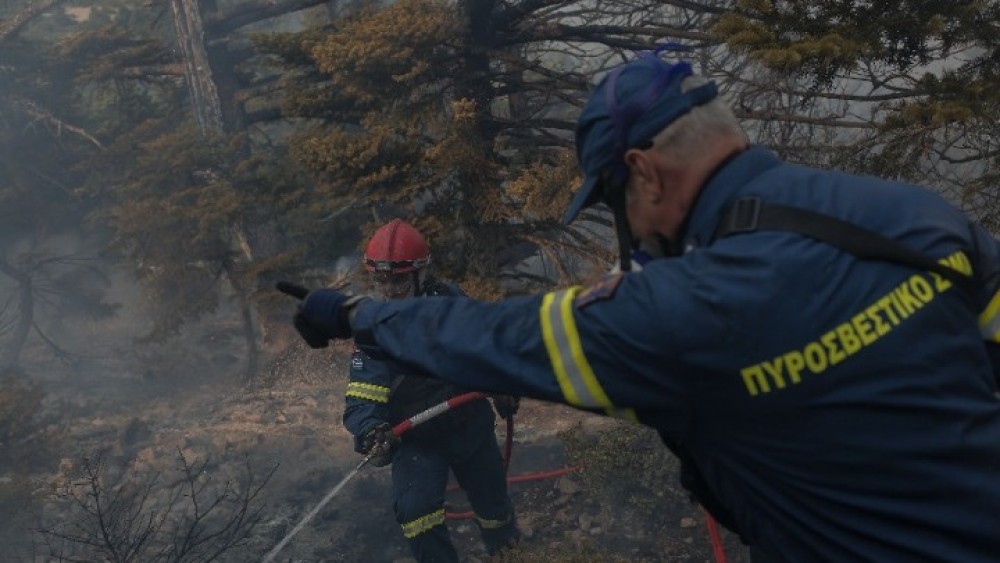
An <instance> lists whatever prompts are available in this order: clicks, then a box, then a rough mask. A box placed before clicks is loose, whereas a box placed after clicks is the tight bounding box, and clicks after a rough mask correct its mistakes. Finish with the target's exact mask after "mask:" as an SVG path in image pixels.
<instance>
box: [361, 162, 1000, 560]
mask: <svg viewBox="0 0 1000 563" xmlns="http://www.w3.org/2000/svg"><path fill="white" fill-rule="evenodd" d="M745 196H759V197H760V198H761V199H762V200H763V201H764V202H770V203H780V204H785V205H790V206H798V207H802V208H806V209H810V210H814V211H818V212H821V213H825V214H829V215H832V216H835V217H838V218H840V219H843V220H846V221H850V222H852V223H855V224H858V225H861V226H864V227H867V228H869V229H872V230H874V231H877V232H879V233H881V234H883V235H885V236H887V237H890V238H892V239H895V240H897V241H900V242H902V243H904V244H906V245H907V246H909V247H911V248H913V249H914V250H917V251H919V252H922V253H925V254H926V255H928V256H931V257H933V258H934V259H937V260H941V261H943V263H945V264H947V265H949V266H951V267H952V268H954V269H956V270H958V271H960V272H962V273H965V274H971V275H974V276H975V279H976V284H977V287H979V288H981V289H980V290H978V291H977V292H976V295H973V296H969V297H968V298H966V297H963V295H962V294H961V293H960V291H959V288H958V287H953V286H952V284H951V282H949V281H948V280H946V279H943V278H941V277H940V276H938V275H936V274H931V273H929V272H922V271H918V270H916V269H913V268H909V267H906V266H902V265H898V264H894V263H889V262H881V261H871V260H860V259H858V258H856V257H855V256H853V255H851V254H849V253H846V252H844V251H842V250H840V249H839V248H836V247H834V246H831V245H830V244H827V243H824V242H820V241H817V240H814V239H810V238H807V237H804V236H801V235H798V234H795V233H789V232H778V231H758V232H753V233H748V234H741V235H735V236H731V237H726V238H723V239H721V240H718V241H713V240H712V235H713V233H714V232H715V229H716V227H717V223H718V222H719V217H720V216H721V215H722V214H723V212H724V211H725V210H726V209H727V208H728V206H730V205H731V204H732V203H733V202H734V201H735V200H736V199H737V198H741V197H745ZM683 247H684V254H683V255H682V256H679V257H676V258H665V259H659V260H654V261H653V262H651V263H649V264H647V265H646V267H645V269H644V270H643V271H641V272H637V273H631V274H624V275H622V274H619V275H615V276H611V277H609V278H607V279H605V280H604V281H603V282H601V283H599V284H597V285H595V286H593V287H591V288H586V289H584V288H580V287H572V288H567V289H563V290H559V291H555V292H552V293H549V294H546V295H543V296H537V297H524V298H515V299H509V300H506V301H503V302H500V303H496V304H488V303H482V302H477V301H474V300H471V299H467V298H434V299H421V300H407V301H401V302H389V303H380V302H368V303H364V304H362V305H360V306H359V308H358V310H357V311H356V313H355V316H354V318H353V321H352V326H353V328H354V331H355V339H356V342H357V343H358V344H359V345H360V346H361V347H362V348H363V349H365V350H367V351H368V352H370V353H372V354H376V355H384V356H387V357H391V358H393V359H395V360H397V361H400V362H403V363H405V364H406V365H408V366H409V368H410V369H412V370H413V371H414V372H416V373H421V374H424V375H429V376H432V377H438V378H441V379H446V380H448V381H452V382H455V383H460V384H461V385H463V386H467V387H470V388H474V389H479V390H483V391H488V392H497V393H510V394H518V395H523V396H529V397H535V398H538V399H543V400H547V401H555V402H562V403H567V404H569V405H573V406H577V407H579V408H584V409H588V410H595V411H598V412H604V413H607V414H609V415H613V416H620V417H624V418H630V419H634V420H638V421H640V422H642V423H644V424H647V425H649V426H652V427H653V428H655V429H657V430H658V431H659V432H660V433H661V435H662V436H663V437H664V439H665V441H667V443H669V444H673V445H680V446H682V447H683V448H684V449H685V451H686V452H687V453H688V454H689V456H690V458H691V459H690V461H692V462H693V463H694V464H695V465H696V466H697V468H698V470H699V471H700V473H701V474H702V476H703V477H704V480H705V483H706V484H707V486H708V487H709V489H710V490H711V491H712V493H713V494H714V496H715V497H716V498H717V499H718V501H719V502H721V503H722V505H724V506H725V508H726V509H728V511H729V512H730V513H731V515H732V517H733V519H734V520H735V524H736V526H737V527H738V528H739V530H740V532H741V533H742V534H743V536H744V537H745V538H747V539H748V540H749V541H750V542H751V543H752V544H754V545H756V546H758V547H759V548H761V549H762V550H763V551H764V552H765V553H768V554H770V555H772V556H773V557H775V558H776V559H778V560H782V559H783V560H787V561H817V560H828V561H855V560H871V561H894V562H895V561H908V560H912V561H927V560H946V561H963V562H967V561H988V560H991V561H997V560H998V559H1000V399H998V395H997V375H996V365H995V364H994V363H993V362H992V361H991V359H990V355H989V351H988V346H989V344H987V343H988V342H996V341H997V340H998V334H1000V322H998V311H1000V297H998V296H997V295H996V289H997V288H996V285H997V281H996V275H997V272H998V271H1000V267H998V264H1000V249H998V247H997V243H996V241H995V240H994V239H993V237H991V236H990V235H989V234H988V233H986V232H985V231H983V230H982V229H981V228H980V227H978V226H976V225H974V224H973V223H972V222H971V221H970V220H969V219H968V218H967V217H966V216H964V215H963V214H962V213H961V212H960V211H958V210H957V209H955V208H954V207H952V206H951V205H949V204H948V203H946V202H945V201H944V200H942V199H941V198H940V197H939V196H937V195H935V194H934V193H932V192H930V191H928V190H925V189H923V188H920V187H917V186H912V185H907V184H903V183H898V182H889V181H883V180H878V179H874V178H869V177H858V176H852V175H847V174H843V173H838V172H831V171H823V170H817V169H812V168H806V167H799V166H793V165H788V164H785V163H782V162H781V161H780V160H778V159H777V158H776V157H774V156H773V155H772V154H771V153H769V152H767V151H765V150H763V149H760V148H751V149H749V150H747V151H745V152H743V153H741V154H740V155H738V156H737V157H735V158H733V159H731V160H730V161H728V162H727V163H726V164H725V165H724V167H722V168H721V169H720V170H718V171H717V172H716V174H715V175H714V176H713V177H712V178H711V179H710V181H709V182H708V183H707V184H706V185H705V186H704V187H703V189H702V192H701V195H700V196H699V199H698V201H697V202H696V203H695V206H694V207H693V209H692V211H691V214H690V216H689V220H688V223H687V225H686V227H685V230H684V237H683Z"/></svg>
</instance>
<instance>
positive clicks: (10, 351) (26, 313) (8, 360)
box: [0, 259, 35, 374]
mask: <svg viewBox="0 0 1000 563" xmlns="http://www.w3.org/2000/svg"><path fill="white" fill-rule="evenodd" d="M0 272H2V273H4V274H6V275H7V276H9V277H10V278H12V279H13V280H14V281H15V282H17V285H18V294H19V298H18V307H17V324H15V326H14V332H13V335H12V336H11V338H10V341H9V342H7V346H6V347H5V348H4V353H3V355H2V356H0V374H3V373H7V372H8V371H14V370H16V369H17V368H19V367H20V365H21V351H22V350H23V349H24V345H25V343H26V342H27V341H28V334H29V333H30V332H31V325H32V323H33V322H34V318H35V298H34V293H33V292H32V286H31V276H29V275H28V274H27V272H23V271H21V270H19V269H17V268H15V267H14V266H13V265H11V264H10V263H9V262H7V261H6V260H4V259H0Z"/></svg>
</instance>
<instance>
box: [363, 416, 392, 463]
mask: <svg viewBox="0 0 1000 563" xmlns="http://www.w3.org/2000/svg"><path fill="white" fill-rule="evenodd" d="M398 445H399V436H396V435H395V434H393V433H392V427H391V426H389V423H388V422H381V423H379V424H377V425H376V426H374V427H372V428H371V429H369V430H368V432H365V433H364V435H363V436H361V453H363V454H365V455H370V456H371V463H372V464H374V465H375V467H385V466H386V465H389V464H390V463H392V454H393V453H395V451H396V446H398Z"/></svg>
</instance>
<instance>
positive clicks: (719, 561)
mask: <svg viewBox="0 0 1000 563" xmlns="http://www.w3.org/2000/svg"><path fill="white" fill-rule="evenodd" d="M702 510H703V511H704V512H705V525H706V526H707V527H708V539H709V541H710V543H711V544H712V555H714V556H715V561H716V563H726V549H725V548H724V547H723V545H722V535H721V534H720V533H719V525H718V524H717V523H716V522H715V518H714V517H713V516H712V515H711V514H709V513H708V511H707V510H705V509H704V508H703V509H702Z"/></svg>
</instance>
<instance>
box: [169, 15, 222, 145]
mask: <svg viewBox="0 0 1000 563" xmlns="http://www.w3.org/2000/svg"><path fill="white" fill-rule="evenodd" d="M170 8H171V10H172V12H173V16H174V32H175V33H176V35H177V44H178V46H179V47H180V49H181V53H182V55H183V58H184V77H185V79H186V82H187V87H188V94H189V95H190V96H191V108H192V110H193V112H194V115H195V119H196V120H197V122H198V127H200V128H201V131H202V132H203V133H208V132H216V131H222V106H221V103H220V101H219V93H218V91H217V90H216V87H215V80H214V79H213V78H212V66H211V64H209V60H208V52H207V51H206V50H205V29H204V26H203V25H202V21H201V11H200V8H199V6H198V0H171V2H170Z"/></svg>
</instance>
